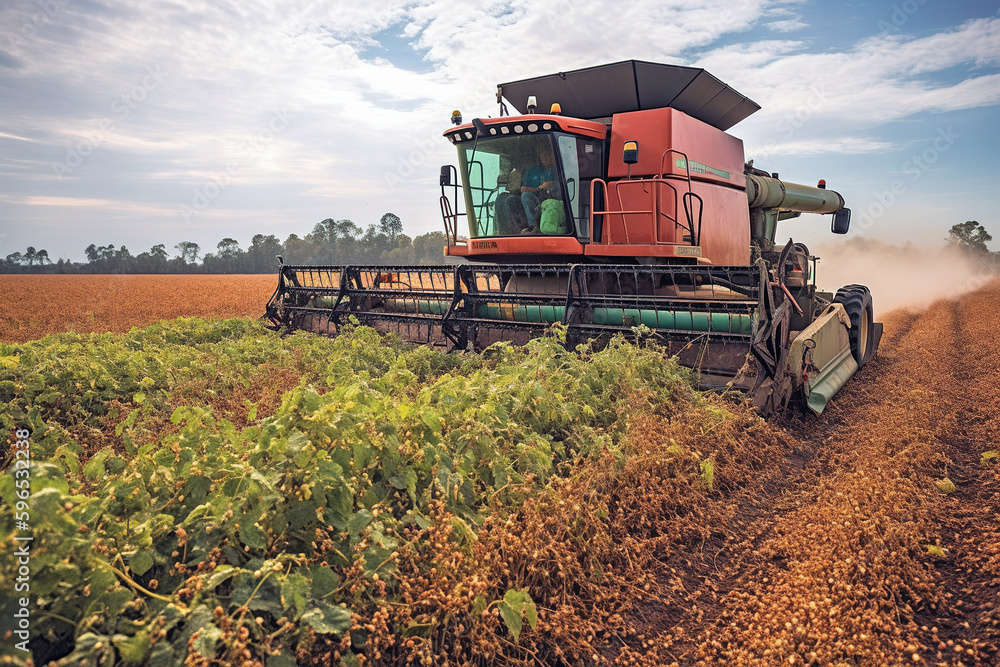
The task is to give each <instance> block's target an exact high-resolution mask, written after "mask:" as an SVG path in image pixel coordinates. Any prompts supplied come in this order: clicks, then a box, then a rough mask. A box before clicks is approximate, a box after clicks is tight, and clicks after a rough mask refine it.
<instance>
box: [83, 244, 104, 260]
mask: <svg viewBox="0 0 1000 667" xmlns="http://www.w3.org/2000/svg"><path fill="white" fill-rule="evenodd" d="M83 252H84V254H85V255H87V261H88V262H90V263H91V264H93V263H94V262H96V261H97V260H98V259H100V255H99V254H98V252H97V246H96V245H94V244H93V243H91V244H90V245H89V246H87V249H86V250H84V251H83Z"/></svg>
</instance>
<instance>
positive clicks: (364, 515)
mask: <svg viewBox="0 0 1000 667" xmlns="http://www.w3.org/2000/svg"><path fill="white" fill-rule="evenodd" d="M374 518H375V517H374V516H372V513H371V512H369V511H368V510H358V512H357V513H356V514H355V515H354V516H353V517H351V520H350V522H349V523H348V524H347V532H348V533H350V534H351V535H353V536H358V535H360V534H361V531H362V530H364V529H365V527H366V526H367V525H368V524H370V523H371V522H372V520H373V519H374Z"/></svg>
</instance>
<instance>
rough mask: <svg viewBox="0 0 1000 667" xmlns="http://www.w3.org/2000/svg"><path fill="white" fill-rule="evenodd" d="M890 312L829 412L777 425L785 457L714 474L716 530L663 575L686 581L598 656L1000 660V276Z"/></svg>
mask: <svg viewBox="0 0 1000 667" xmlns="http://www.w3.org/2000/svg"><path fill="white" fill-rule="evenodd" d="M884 320H885V335H884V337H883V339H882V343H881V347H880V350H879V353H878V356H877V357H876V358H875V359H874V360H873V361H872V362H871V363H869V364H868V365H867V366H866V367H865V368H864V369H862V370H861V371H860V372H859V373H858V375H856V376H855V378H854V380H853V381H852V382H850V383H849V385H848V386H847V387H846V388H845V389H844V391H843V392H842V393H841V394H839V395H838V396H837V397H836V399H835V400H834V401H833V402H832V403H831V404H830V406H829V407H828V409H827V411H826V412H825V413H824V414H823V415H822V417H819V418H815V417H812V416H805V415H802V414H795V413H793V414H792V415H791V416H788V417H785V418H784V419H783V420H779V421H776V422H772V423H771V424H770V428H771V429H772V431H773V433H772V440H774V441H776V442H783V443H784V445H783V447H784V449H783V452H782V454H781V456H780V457H779V458H776V459H775V460H773V461H772V463H771V467H770V470H769V471H762V472H761V474H760V475H759V478H758V479H756V480H752V481H751V482H750V483H748V484H746V485H745V486H742V487H732V488H725V487H724V486H723V488H721V489H720V496H721V497H720V498H718V499H717V500H716V501H714V504H716V505H717V506H718V507H717V509H716V511H715V512H714V516H715V517H716V520H717V521H718V523H717V525H715V526H714V527H713V530H712V533H711V536H710V537H709V538H708V539H705V540H704V541H703V542H702V543H701V544H700V545H694V546H693V548H692V549H691V550H690V551H682V552H675V553H673V554H671V555H669V556H668V557H667V558H666V564H667V568H666V570H664V571H662V572H661V574H660V576H659V579H660V581H661V583H662V584H664V585H665V586H667V587H672V588H673V589H674V590H676V591H678V592H679V593H680V595H678V596H676V597H673V598H672V599H669V600H668V599H665V598H664V596H662V595H660V596H657V598H655V599H653V598H651V599H650V600H648V601H646V602H645V603H643V604H639V605H637V606H636V607H635V609H634V610H633V611H632V612H631V614H630V618H631V621H632V623H633V624H634V626H636V627H637V628H638V630H637V633H636V636H635V638H634V639H627V640H625V641H622V642H621V643H620V644H619V645H618V647H616V646H614V645H613V644H612V645H610V646H608V650H606V651H604V652H602V653H603V657H604V658H606V659H609V661H613V662H615V663H618V664H643V665H669V664H680V665H703V664H704V665H708V664H713V665H778V664H786V665H795V664H800V665H801V664H816V665H872V666H876V665H902V664H906V665H920V664H925V665H953V666H959V665H970V666H971V665H998V664H1000V518H998V517H1000V461H998V460H997V459H993V461H992V462H986V461H984V460H983V454H984V453H985V452H987V451H991V450H997V449H998V448H1000V347H998V345H997V337H996V332H997V331H998V330H1000V282H994V283H992V284H990V285H988V286H987V287H985V288H983V289H980V290H978V291H975V292H972V293H969V294H965V295H962V296H960V297H958V298H956V299H954V300H941V301H938V302H935V303H934V304H933V305H931V306H930V307H929V308H928V309H927V310H925V311H922V312H912V311H906V310H899V311H893V312H892V313H890V314H889V315H887V316H886V317H885V318H884ZM775 439H776V440H775ZM717 475H718V477H719V479H720V481H721V482H722V483H723V484H724V480H725V466H724V465H718V466H717ZM949 482H950V484H953V485H954V490H953V491H951V490H950V486H949ZM942 489H945V490H942ZM946 491H950V492H946ZM722 507H724V508H725V509H726V510H727V511H725V512H720V511H718V508H722Z"/></svg>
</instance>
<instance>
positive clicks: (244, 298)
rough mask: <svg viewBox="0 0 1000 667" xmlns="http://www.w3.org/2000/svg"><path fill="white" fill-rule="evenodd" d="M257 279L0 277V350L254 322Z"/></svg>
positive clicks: (262, 298)
mask: <svg viewBox="0 0 1000 667" xmlns="http://www.w3.org/2000/svg"><path fill="white" fill-rule="evenodd" d="M275 285H277V278H276V275H274V274H260V275H0V293H2V295H3V297H2V299H0V312H2V317H0V342H5V343H23V342H25V341H29V340H34V339H36V338H41V337H42V336H47V335H49V334H53V333H60V332H63V331H75V332H77V333H103V332H107V331H113V332H116V333H123V332H126V331H128V330H129V329H131V328H132V327H142V326H145V325H148V324H152V323H153V322H157V321H159V320H166V319H173V318H175V317H181V316H184V317H203V318H224V317H253V318H256V317H260V316H261V315H262V314H263V313H264V305H265V304H266V303H267V300H268V298H269V297H270V296H271V294H272V293H273V292H274V288H275Z"/></svg>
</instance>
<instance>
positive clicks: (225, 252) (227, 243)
mask: <svg viewBox="0 0 1000 667" xmlns="http://www.w3.org/2000/svg"><path fill="white" fill-rule="evenodd" d="M215 248H216V249H217V250H218V251H219V255H218V256H219V257H220V258H221V259H232V258H234V257H236V256H237V255H238V254H239V252H240V243H239V241H237V240H236V239H231V238H229V237H228V236H227V237H226V238H224V239H222V240H221V241H219V242H218V243H217V244H216V246H215Z"/></svg>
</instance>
